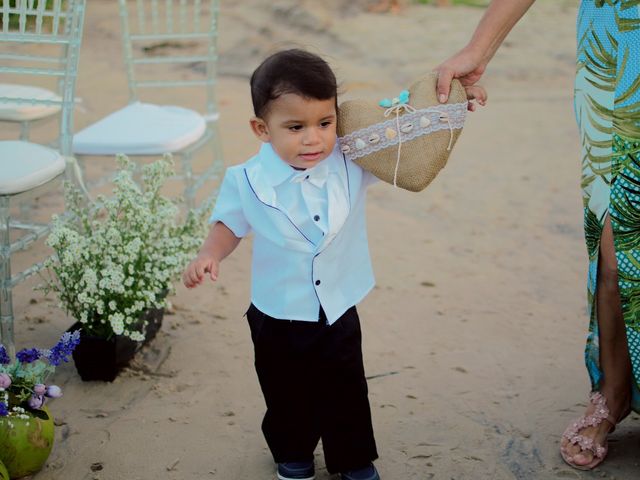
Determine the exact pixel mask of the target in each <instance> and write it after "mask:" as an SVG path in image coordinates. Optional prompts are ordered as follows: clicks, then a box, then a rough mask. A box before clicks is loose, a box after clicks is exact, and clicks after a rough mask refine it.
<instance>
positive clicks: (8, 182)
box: [0, 140, 66, 195]
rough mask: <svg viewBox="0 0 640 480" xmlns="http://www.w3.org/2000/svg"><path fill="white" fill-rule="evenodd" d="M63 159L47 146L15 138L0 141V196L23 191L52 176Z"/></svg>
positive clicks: (60, 166)
mask: <svg viewBox="0 0 640 480" xmlns="http://www.w3.org/2000/svg"><path fill="white" fill-rule="evenodd" d="M65 165H66V162H65V158H64V157H63V156H62V155H60V153H59V152H58V151H56V150H53V149H51V148H47V147H43V146H42V145H38V144H37V143H30V142H21V141H17V140H8V141H0V195H14V194H16V193H21V192H26V191H27V190H31V189H33V188H35V187H38V186H40V185H43V184H45V183H47V182H48V181H49V180H52V179H54V178H55V177H57V176H58V175H60V174H61V173H62V172H64V169H65Z"/></svg>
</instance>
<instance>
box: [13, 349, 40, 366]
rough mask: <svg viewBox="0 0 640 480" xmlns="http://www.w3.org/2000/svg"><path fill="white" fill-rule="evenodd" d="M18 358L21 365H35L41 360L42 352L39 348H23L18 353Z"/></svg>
mask: <svg viewBox="0 0 640 480" xmlns="http://www.w3.org/2000/svg"><path fill="white" fill-rule="evenodd" d="M16 358H17V359H18V361H19V362H20V363H33V362H35V361H36V360H38V359H39V358H40V350H38V349H37V348H23V349H22V350H20V351H19V352H18V353H16Z"/></svg>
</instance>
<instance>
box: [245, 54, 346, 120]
mask: <svg viewBox="0 0 640 480" xmlns="http://www.w3.org/2000/svg"><path fill="white" fill-rule="evenodd" d="M250 84H251V101H252V102H253V112H254V113H255V115H256V117H259V118H264V116H265V115H266V114H267V113H268V110H269V103H270V102H272V101H273V100H275V99H277V98H278V97H280V96H281V95H284V94H286V93H294V94H296V95H300V96H301V97H304V98H313V99H316V100H328V99H330V98H336V101H337V97H338V85H337V82H336V77H335V75H334V74H333V71H331V67H329V65H328V64H327V62H325V61H324V60H323V59H322V58H320V57H319V56H317V55H314V54H313V53H310V52H306V51H304V50H300V49H297V48H294V49H291V50H283V51H281V52H277V53H274V54H273V55H271V56H269V57H267V58H266V59H265V60H264V61H263V62H262V63H261V64H260V66H259V67H258V68H256V69H255V71H254V72H253V75H251V82H250Z"/></svg>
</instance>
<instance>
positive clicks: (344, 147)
mask: <svg viewBox="0 0 640 480" xmlns="http://www.w3.org/2000/svg"><path fill="white" fill-rule="evenodd" d="M340 150H342V153H349V152H350V151H351V147H350V146H349V145H343V146H342V147H340Z"/></svg>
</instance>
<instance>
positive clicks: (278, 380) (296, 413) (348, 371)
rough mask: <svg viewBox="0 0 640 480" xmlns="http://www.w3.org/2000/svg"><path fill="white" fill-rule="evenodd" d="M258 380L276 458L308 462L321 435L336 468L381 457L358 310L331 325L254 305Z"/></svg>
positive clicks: (253, 335)
mask: <svg viewBox="0 0 640 480" xmlns="http://www.w3.org/2000/svg"><path fill="white" fill-rule="evenodd" d="M247 319H248V321H249V326H250V328H251V339H252V340H253V344H254V349H255V366H256V371H257V373H258V380H259V381H260V386H261V387H262V392H263V394H264V398H265V401H266V404H267V412H266V414H265V416H264V420H263V422H262V431H263V433H264V436H265V438H266V440H267V444H268V445H269V448H270V449H271V453H272V454H273V458H274V460H275V461H276V463H282V462H296V461H310V460H313V451H314V449H315V447H316V445H317V444H318V440H320V439H322V446H323V449H324V455H325V462H326V465H327V470H328V471H329V472H330V473H336V472H345V471H348V470H351V469H356V468H360V467H364V466H366V465H368V464H369V462H371V461H373V460H375V459H376V458H378V453H377V451H376V443H375V439H374V437H373V426H372V424H371V409H370V407H369V400H368V398H367V393H368V389H367V381H366V379H365V376H364V366H363V364H362V346H361V332H360V320H359V319H358V312H357V311H356V308H355V307H351V308H350V309H349V310H347V311H346V312H345V313H344V315H342V317H340V319H338V321H336V322H335V323H334V324H332V325H327V322H326V316H325V315H324V312H323V311H322V310H321V311H320V318H319V320H318V322H301V321H289V320H279V319H275V318H272V317H269V316H268V315H266V314H264V313H262V312H261V311H260V310H258V309H257V308H256V307H255V306H254V305H251V306H250V307H249V311H248V312H247Z"/></svg>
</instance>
